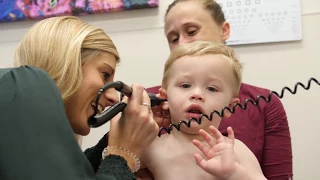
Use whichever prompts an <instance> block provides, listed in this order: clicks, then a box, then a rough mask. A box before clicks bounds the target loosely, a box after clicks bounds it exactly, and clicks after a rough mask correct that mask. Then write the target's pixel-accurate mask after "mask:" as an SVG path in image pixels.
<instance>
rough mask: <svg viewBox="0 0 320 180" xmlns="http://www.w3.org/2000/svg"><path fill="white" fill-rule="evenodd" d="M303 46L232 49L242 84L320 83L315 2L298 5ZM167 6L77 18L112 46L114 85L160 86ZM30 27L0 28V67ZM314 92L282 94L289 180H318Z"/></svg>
mask: <svg viewBox="0 0 320 180" xmlns="http://www.w3.org/2000/svg"><path fill="white" fill-rule="evenodd" d="M301 1H302V2H301V3H302V21H303V40H302V41H300V42H286V43H272V44H259V45H246V46H236V47H235V49H236V51H237V52H238V54H239V55H240V58H241V60H242V62H243V63H244V64H245V66H244V82H246V83H251V84H253V85H257V86H261V87H265V88H269V89H272V90H275V91H279V90H280V89H281V88H282V87H283V86H289V87H293V86H294V84H295V83H296V82H297V81H301V82H304V83H306V82H307V80H308V79H309V78H310V77H315V78H317V79H318V80H320V73H319V70H320V53H319V51H320V49H319V47H320V35H319V32H320V1H317V0H301ZM170 2H171V0H170V1H169V0H161V2H160V7H159V8H158V9H148V10H138V11H131V12H121V13H112V14H105V15H90V16H86V17H81V18H82V19H84V20H86V21H88V22H89V23H91V24H93V25H97V26H100V27H102V28H103V29H104V30H105V31H106V32H107V34H108V35H110V36H111V38H112V39H113V40H114V42H115V44H116V45H117V47H118V50H119V52H120V55H121V59H122V63H121V64H120V66H119V67H118V71H117V75H116V80H121V81H123V82H125V83H127V84H131V83H134V82H138V83H140V84H143V85H145V86H146V87H148V86H153V85H158V84H159V83H160V82H161V75H162V70H163V64H164V62H165V60H166V58H167V56H168V54H169V49H168V47H167V43H166V40H165V37H164V33H163V16H164V12H165V9H166V7H167V5H168V4H169V3H170ZM34 22H35V21H28V22H16V23H6V24H0V54H1V58H0V66H11V65H12V59H13V53H14V49H15V47H16V45H17V43H18V41H19V40H20V39H21V38H22V36H23V34H24V33H25V32H26V30H27V28H29V27H30V26H31V25H32V24H33V23H34ZM319 90H320V88H319V86H316V85H315V84H312V88H311V90H309V91H305V90H302V88H299V92H298V93H297V94H296V95H291V94H289V93H286V94H285V97H284V98H283V99H282V102H283V104H284V106H285V109H286V111H287V115H288V118H289V125H290V130H291V135H292V144H293V156H294V179H296V180H305V179H320V175H319V173H318V172H317V171H318V167H320V153H319V152H320V145H319V143H318V141H319V140H318V138H319V137H320V136H319V135H318V132H317V131H318V127H320V115H319V110H318V109H319V108H318V107H319V105H318V101H319V100H320V94H319V93H317V92H319ZM108 129H109V126H108V124H106V125H104V126H102V127H100V128H98V129H92V132H91V134H90V135H89V136H87V137H86V138H84V140H83V145H82V147H83V148H87V147H90V146H92V145H94V144H95V143H96V142H97V141H98V139H100V137H102V135H103V134H104V133H106V132H107V131H108Z"/></svg>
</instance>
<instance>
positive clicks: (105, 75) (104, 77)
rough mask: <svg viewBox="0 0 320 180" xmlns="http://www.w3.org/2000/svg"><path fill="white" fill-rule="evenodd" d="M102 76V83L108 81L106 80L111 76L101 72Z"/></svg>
mask: <svg viewBox="0 0 320 180" xmlns="http://www.w3.org/2000/svg"><path fill="white" fill-rule="evenodd" d="M102 76H103V79H104V81H108V79H109V78H110V76H111V74H110V73H108V72H102Z"/></svg>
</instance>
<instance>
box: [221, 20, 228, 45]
mask: <svg viewBox="0 0 320 180" xmlns="http://www.w3.org/2000/svg"><path fill="white" fill-rule="evenodd" d="M221 30H222V40H223V41H226V40H227V39H229V37H230V24H229V23H228V22H224V23H223V24H222V27H221Z"/></svg>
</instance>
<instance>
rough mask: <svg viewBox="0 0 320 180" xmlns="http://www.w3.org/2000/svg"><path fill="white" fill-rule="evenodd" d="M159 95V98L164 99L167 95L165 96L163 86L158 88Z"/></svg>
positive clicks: (165, 92) (165, 91)
mask: <svg viewBox="0 0 320 180" xmlns="http://www.w3.org/2000/svg"><path fill="white" fill-rule="evenodd" d="M159 95H160V98H164V99H167V98H168V96H167V90H165V89H164V88H160V89H159Z"/></svg>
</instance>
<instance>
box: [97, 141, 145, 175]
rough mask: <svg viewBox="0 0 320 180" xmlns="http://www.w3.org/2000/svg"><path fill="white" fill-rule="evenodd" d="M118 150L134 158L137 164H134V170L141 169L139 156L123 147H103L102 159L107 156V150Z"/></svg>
mask: <svg viewBox="0 0 320 180" xmlns="http://www.w3.org/2000/svg"><path fill="white" fill-rule="evenodd" d="M117 151H118V152H121V153H124V154H126V155H128V156H129V157H130V158H132V159H133V160H134V164H135V166H134V169H133V172H137V171H138V170H139V169H140V160H139V158H138V157H137V156H136V155H135V154H133V153H131V152H130V151H129V150H127V149H125V148H123V147H119V146H107V147H106V148H104V149H103V152H102V159H104V158H105V157H106V156H107V152H117Z"/></svg>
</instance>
